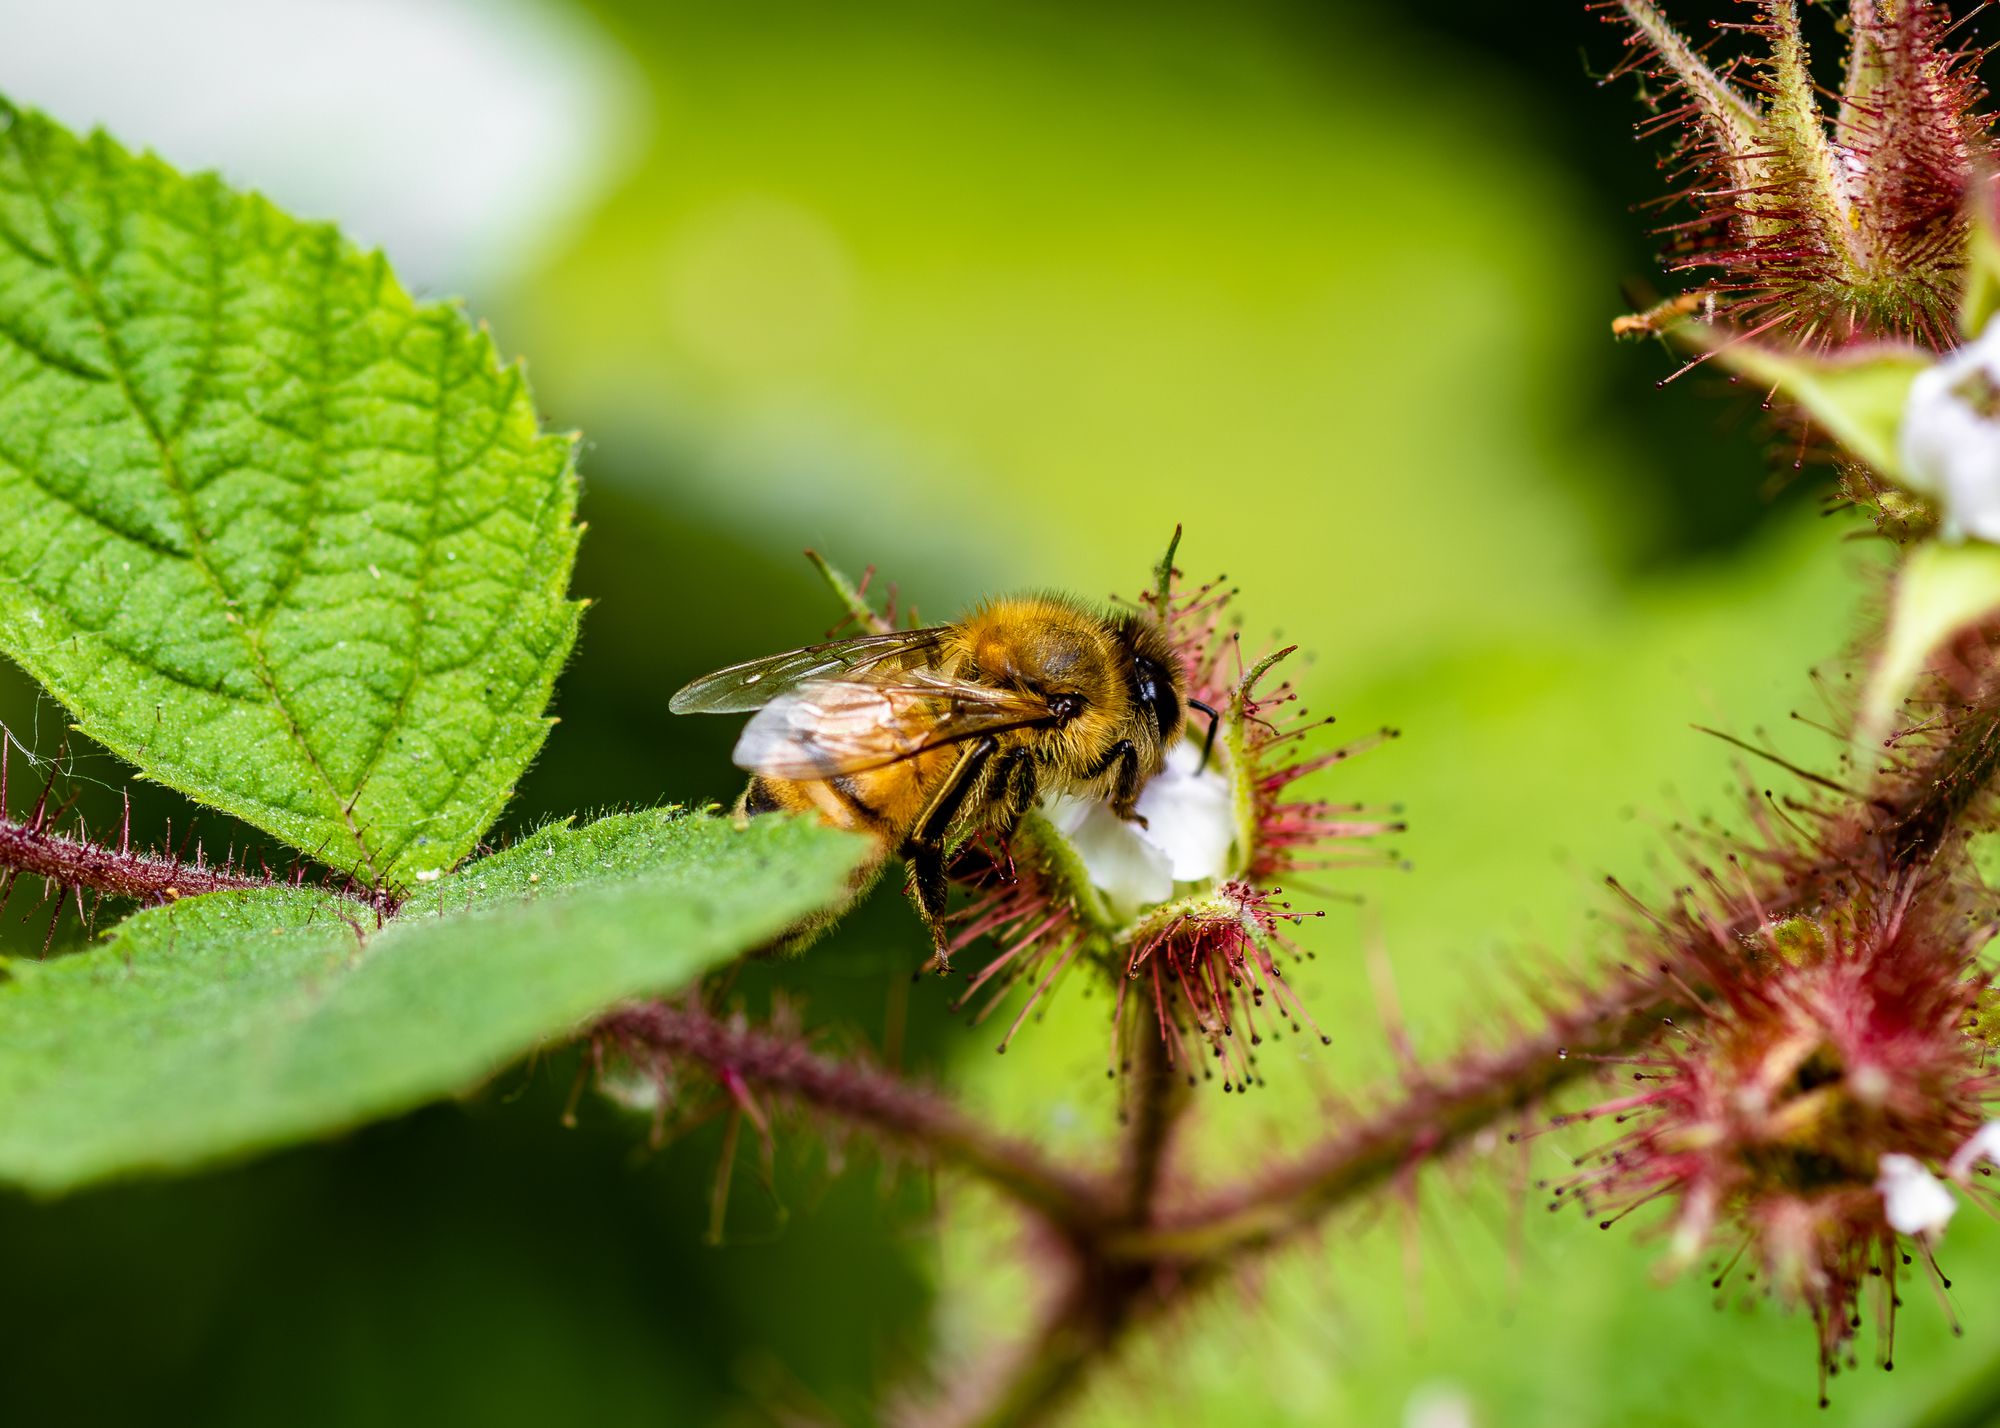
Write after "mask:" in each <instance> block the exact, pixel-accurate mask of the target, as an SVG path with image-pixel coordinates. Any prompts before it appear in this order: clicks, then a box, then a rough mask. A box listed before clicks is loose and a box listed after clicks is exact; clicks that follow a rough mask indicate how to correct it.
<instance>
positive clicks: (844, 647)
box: [667, 625, 949, 714]
mask: <svg viewBox="0 0 2000 1428" xmlns="http://www.w3.org/2000/svg"><path fill="white" fill-rule="evenodd" d="M947 633H949V631H948V630H947V629H946V627H944V626H942V625H934V626H932V627H930V628H928V629H922V630H892V631H890V632H889V633H887V634H882V635H856V636H855V637H854V638H852V639H847V640H832V641H830V642H828V643H826V644H823V645H807V646H806V647H805V648H804V649H802V650H788V651H786V652H785V653H784V654H775V655H766V656H765V657H764V658H763V659H753V660H751V661H749V662H748V663H746V664H732V665H731V666H729V668H727V669H718V670H717V671H716V672H715V673H714V674H704V675H703V676H702V677H701V678H700V679H697V680H695V681H694V682H693V683H691V684H688V685H686V686H685V687H683V688H682V689H681V690H680V691H679V692H677V693H676V694H675V695H674V697H673V698H672V699H669V700H668V701H667V708H669V709H671V710H672V711H673V712H674V713H676V714H747V713H749V712H750V711H751V710H752V709H762V708H763V707H764V706H765V705H767V704H769V703H770V702H771V701H772V700H774V699H776V698H778V697H780V696H781V695H785V694H789V693H790V692H791V691H792V690H794V689H797V688H798V687H799V686H800V685H802V684H807V683H809V682H811V681H813V680H841V679H846V678H852V677H854V676H856V675H864V674H867V673H869V672H870V671H873V670H884V669H886V670H905V669H911V668H914V667H916V666H919V665H923V664H926V663H928V662H929V661H930V659H931V657H932V656H933V655H934V654H935V653H936V651H937V649H938V647H939V646H940V645H942V644H943V643H944V639H945V636H946V634H947Z"/></svg>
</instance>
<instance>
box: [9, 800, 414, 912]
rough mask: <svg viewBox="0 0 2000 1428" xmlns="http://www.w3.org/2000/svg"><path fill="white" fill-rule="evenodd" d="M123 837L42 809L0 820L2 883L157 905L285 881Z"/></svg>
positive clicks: (364, 894)
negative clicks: (107, 836)
mask: <svg viewBox="0 0 2000 1428" xmlns="http://www.w3.org/2000/svg"><path fill="white" fill-rule="evenodd" d="M119 841H120V845H121V846H119V847H116V848H113V847H107V846H105V845H102V844H98V843H92V842H90V841H88V840H87V839H83V838H73V837H69V836H68V835H65V834H61V833H56V832H54V831H52V830H51V829H50V828H49V827H48V826H47V824H46V822H45V821H44V819H43V815H42V812H41V810H40V809H38V810H37V812H36V814H35V815H34V816H33V817H32V818H31V819H30V820H29V821H28V822H25V823H19V822H15V821H14V820H12V819H8V818H0V886H4V887H11V886H12V884H13V881H14V879H15V878H17V877H20V876H23V875H25V876H27V877H31V878H46V879H47V880H48V881H49V882H51V883H54V884H56V885H57V886H58V887H60V888H62V889H64V890H65V891H70V890H75V891H78V892H79V893H80V892H83V891H89V892H93V893H97V894H99V895H101V896H104V897H115V898H129V899H130V900H132V901H134V902H138V903H143V904H145V905H147V906H158V905H159V904H161V903H166V902H172V901H174V900H175V899H177V898H183V897H194V896H196V895H197V894H199V893H212V892H230V891H244V890H250V889H256V888H267V887H276V886H281V885H283V883H284V881H285V880H284V879H281V878H274V877H270V876H259V875H257V874H254V873H246V872H241V871H238V870H237V869H235V868H230V867H215V866H213V865H211V864H209V863H206V862H203V861H201V860H199V859H197V860H196V861H195V862H192V863H189V862H184V861H182V860H181V859H178V858H172V857H165V856H162V855H160V854H158V853H141V852H134V851H132V850H131V849H130V848H129V847H127V846H124V843H125V840H124V839H123V838H122V837H121V839H120V840H119ZM337 891H339V892H340V893H341V894H342V895H343V896H346V897H349V898H351V899H353V900H354V901H355V902H358V903H360V904H362V905H363V906H365V907H367V908H369V909H370V910H371V911H373V912H375V913H376V914H378V915H379V916H383V917H387V916H391V915H393V914H394V913H395V911H396V908H397V905H398V903H397V899H396V898H395V897H394V896H393V895H392V894H390V893H388V892H384V891H377V890H374V889H369V888H341V889H337Z"/></svg>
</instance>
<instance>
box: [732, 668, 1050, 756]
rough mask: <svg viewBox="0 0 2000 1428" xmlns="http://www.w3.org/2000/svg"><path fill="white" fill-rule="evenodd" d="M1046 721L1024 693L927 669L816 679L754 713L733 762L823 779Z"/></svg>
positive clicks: (1041, 708) (1045, 714) (1045, 710)
mask: <svg viewBox="0 0 2000 1428" xmlns="http://www.w3.org/2000/svg"><path fill="white" fill-rule="evenodd" d="M1048 718H1049V711H1048V708H1047V707H1046V706H1045V705H1044V704H1042V703H1040V702H1039V701H1037V700H1035V699H1033V698H1032V697H1030V696H1028V695H1025V694H1018V693H1016V692H1014V691H1012V690H1007V689H994V688H992V687H991V686H988V685H983V684H966V683H963V682H961V681H959V680H955V679H951V678H948V677H946V676H944V675H940V674H934V673H932V672H930V671H929V670H911V671H908V672H903V673H890V672H882V673H878V674H876V675H874V676H871V677H869V678H864V679H826V680H816V681H814V682H812V683H810V684H802V685H800V686H798V687H797V688H796V689H793V690H791V691H790V692H788V693H786V694H784V695H783V696H781V697H780V698H777V699H774V700H772V701H771V702H770V703H769V704H766V705H765V706H764V707H763V708H762V709H760V710H758V711H757V714H756V717H754V718H753V719H751V721H750V722H749V723H748V724H746V725H745V726H744V727H743V736H742V737H741V738H740V739H738V740H737V741H736V753H735V756H734V757H735V761H736V766H737V767H738V768H741V769H746V770H748V771H749V772H751V773H754V774H764V775H766V776H768V777H772V778H795V779H826V778H833V777H835V776H836V775H838V774H848V773H860V772H861V771H863V770H864V769H877V768H881V767H883V766H884V765H886V764H893V763H899V762H901V761H902V760H904V759H907V758H913V757H915V756H916V755H918V754H921V753H923V752H924V751H925V750H927V749H935V748H938V747H939V746H940V745H944V744H955V743H958V742H959V741H960V740H963V739H970V738H973V737H975V736H976V735H979V734H992V733H998V732H1000V731H1002V730H1005V729H1020V728H1024V727H1028V726H1031V725H1035V724H1040V723H1045V722H1047V720H1048Z"/></svg>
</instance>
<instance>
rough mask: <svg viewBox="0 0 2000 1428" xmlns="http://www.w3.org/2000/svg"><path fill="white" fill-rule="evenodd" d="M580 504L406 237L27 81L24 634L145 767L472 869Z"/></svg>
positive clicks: (22, 193) (328, 829)
mask: <svg viewBox="0 0 2000 1428" xmlns="http://www.w3.org/2000/svg"><path fill="white" fill-rule="evenodd" d="M575 499H576V486H575V480H574V476H573V473H572V471H571V449H570V443H569V442H568V441H567V440H565V439H563V438H560V437H555V436H550V435H545V434H544V433H543V432H542V431H541V430H540V428H539V427H538V425H537V423H536V419H535V413H534V408H533V403H532V401H531V400H530V398H529V395H528V390H527V386H526V384H525V383H524V382H523V380H522V377H521V373H520V371H519V370H518V369H516V368H509V367H503V366H501V365H500V363H499V361H498V359H497V357H496V355H495V352H494V348H493V344H492V341H491V340H490V339H489V338H488V337H487V335H486V334H485V332H484V331H483V330H479V329H475V328H473V327H472V326H470V325H469V324H468V323H467V321H466V319H465V317H464V315H463V314H462V313H461V312H460V311H458V310H457V309H456V308H454V307H450V306H445V305H441V304H429V305H419V304H417V303H415V302H413V301H412V300H411V298H410V296H409V295H408V294H407V293H406V292H404V291H403V289H402V288H401V287H400V286H398V285H397V283H396V280H395V278H394V277H393V276H392V275H391V274H390V272H389V270H388V267H387V265H386V264H385V263H384V262H383V260H382V258H381V256H380V255H379V254H364V253H360V252H357V251H356V250H355V249H354V248H353V247H351V246H350V245H348V244H347V243H346V242H344V241H343V240H342V239H341V237H340V235H339V234H338V233H336V232H335V231H334V230H333V229H332V228H330V227H326V226H324V225H319V224H308V223H301V222H298V221H296V220H294V219H292V218H289V217H287V216H286V215H284V214H282V213H280V212H278V211H277V210H276V209H274V208H272V207H271V205H270V204H268V203H266V202H265V201H264V200H262V199H260V198H257V197H255V196H254V195H245V194H240V193H236V192H233V191H231V190H230V189H228V188H227V187H225V186H224V185H223V184H222V183H221V182H220V181H218V180H217V179H215V178H213V177H199V178H186V177H183V176H182V175H180V174H178V173H176V172H174V171H173V170H172V169H170V168H168V167H167V166H166V165H165V164H163V163H160V162H159V161H158V160H156V159H152V158H139V157H134V156H133V155H131V154H129V153H127V152H126V151H125V150H123V149H121V148H119V147H118V146H117V145H116V144H115V143H113V142H112V141H111V140H110V139H108V138H106V137H104V136H103V135H101V134H100V135H94V136H92V137H91V138H89V139H86V140H79V139H77V138H76V137H74V136H73V135H71V134H69V133H67V132H65V131H64V130H63V129H61V128H60V127H58V126H57V125H55V124H53V123H51V122H50V121H49V120H47V119H46V118H44V117H42V116H41V115H39V114H35V113H32V112H29V111H25V110H18V109H15V108H13V107H12V106H10V105H8V104H7V103H6V101H5V100H0V501H4V503H5V505H6V509H7V520H6V522H5V524H4V527H0V649H4V650H5V652H6V653H8V654H9V655H11V656H13V657H14V658H15V659H16V660H18V661H19V662H20V663H21V664H22V665H23V666H24V667H25V668H26V669H27V670H28V672H29V673H30V674H32V675H34V676H35V678H37V679H38V680H40V681H41V682H42V683H43V684H44V685H45V686H47V688H48V689H49V691H50V692H51V693H53V694H54V695H55V696H56V697H57V698H58V699H60V700H62V702H63V703H64V704H65V705H67V706H68V707H69V709H70V710H71V711H72V713H73V714H74V715H75V718H76V722H77V723H78V725H79V726H80V727H81V728H82V729H83V730H84V731H85V732H87V733H88V734H90V735H91V736H92V737H93V738H95V739H97V740H99V741H100V742H102V743H104V744H106V745H108V746H110V747H111V748H113V749H115V750H117V751H118V752H119V753H120V754H122V755H124V756H125V757H126V758H128V759H130V760H132V762H133V763H135V764H137V765H138V766H139V768H140V769H141V770H143V771H144V772H145V773H146V774H147V775H148V776H149V777H152V778H156V779H158V780H160V781H161V782H163V783H167V784H170V785H172V786H173V787H175V788H178V789H180V790H181V791H183V792H185V793H187V794H189V795H190V796H192V797H194V798H197V799H200V800H202V801H203V802H206V803H209V804H213V805H214V806H216V807H218V808H222V809H225V810H227V811H228V812H230V813H233V814H236V815H237V816H239V817H241V818H244V819H247V820H248V821H250V822H251V823H254V824H256V825H257V826H259V827H261V828H263V829H266V830H267V831H269V832H271V833H273V834H275V835H276V836H278V837H280V838H283V839H285V840H286V841H287V842H289V843H291V844H292V845H293V846H295V847H298V848H301V849H304V850H306V851H308V852H310V853H312V854H313V855H314V856H316V857H318V858H321V859H323V860H324V861H326V862H328V863H330V864H332V865H333V866H335V867H337V868H340V869H342V870H343V871H348V870H351V871H355V872H357V873H359V874H360V875H361V876H363V877H365V878H367V879H368V880H370V881H371V882H382V881H388V882H395V883H402V882H406V881H407V880H408V879H409V878H410V877H411V876H413V875H414V874H416V873H418V872H421V871H424V870H428V869H436V868H443V867H449V866H450V865H451V864H452V863H453V862H455V861H456V860H457V859H458V858H460V857H462V856H464V855H465V854H466V853H467V852H468V851H470V850H471V848H472V847H473V846H474V844H475V843H476V842H477V841H478V838H479V835H480V834H481V833H482V832H483V831H484V830H485V828H486V827H487V826H488V825H489V824H490V823H491V822H492V820H493V818H494V816H495V815H496V814H497V812H498V811H499V809H500V807H501V805H502V803H503V802H504V801H505V800H506V798H507V796H508V794H509V792H510V791H511V790H512V788H513V785H514V782H515V780H516V778H517V777H518V776H519V775H520V773H521V771H522V769H523V768H524V767H526V765H527V763H528V760H529V759H530V758H531V757H532V756H533V755H534V753H535V751H536V749H538V748H539V747H540V746H541V742H542V739H543V738H544V737H545V735H546V733H547V728H548V722H547V720H546V719H545V718H544V710H545V709H546V706H547V703H548V698H549V692H550V689H551V687H552V684H553V682H554V680H555V677H556V674H557V671H558V670H559V669H560V668H561V666H562V663H563V661H564V659H565V658H566V657H567V656H568V653H569V650H570V647H571V645H572V643H573V641H574V639H575V633H576V623H577V612H578V609H579V606H577V605H576V604H573V603H571V602H569V601H568V600H566V599H565V598H564V591H565V589H566V588H567V585H568V581H569V572H570V566H571V564H572V561H573V559H574V556H575V550H576V526H575V523H574V521H573V520H572V512H573V508H574V504H575Z"/></svg>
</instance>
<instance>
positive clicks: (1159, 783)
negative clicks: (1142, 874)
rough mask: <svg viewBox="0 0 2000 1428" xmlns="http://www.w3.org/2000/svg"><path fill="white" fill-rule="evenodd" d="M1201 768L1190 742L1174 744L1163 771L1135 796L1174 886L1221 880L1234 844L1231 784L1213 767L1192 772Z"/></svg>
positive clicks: (1233, 808) (1195, 751)
mask: <svg viewBox="0 0 2000 1428" xmlns="http://www.w3.org/2000/svg"><path fill="white" fill-rule="evenodd" d="M1200 765H1201V750H1200V749H1199V748H1198V747H1197V746H1196V745H1195V744H1194V743H1193V742H1192V741H1183V742H1181V743H1179V744H1176V745H1175V746H1174V747H1173V749H1172V750H1171V751H1170V752H1169V753H1168V754H1167V766H1166V767H1165V768H1164V769H1162V770H1161V771H1160V773H1159V774H1158V775H1156V776H1155V777H1154V778H1153V779H1152V780H1151V781H1150V782H1149V783H1147V785H1146V786H1145V788H1143V789H1141V790H1140V792H1139V814H1140V816H1141V817H1143V818H1144V819H1145V820H1146V837H1147V839H1148V840H1149V841H1151V842H1153V843H1155V844H1157V845H1158V846H1159V847H1160V848H1162V849H1163V850H1165V852H1166V855H1167V858H1168V861H1169V862H1170V863H1171V864H1172V866H1173V873H1174V881H1175V882H1177V883H1195V882H1203V883H1206V882H1214V881H1215V880H1216V879H1217V878H1220V877H1221V876H1222V875H1223V873H1225V872H1226V871H1228V868H1229V850H1230V848H1231V847H1232V846H1233V845H1234V844H1235V842H1236V809H1235V799H1234V797H1233V796H1232V792H1231V790H1230V787H1229V780H1228V779H1226V778H1224V777H1223V776H1222V775H1221V774H1219V773H1217V772H1216V771H1215V769H1214V768H1213V767H1210V768H1208V769H1206V770H1204V771H1203V772H1200V773H1196V772H1195V770H1196V769H1197V768H1199V767H1200Z"/></svg>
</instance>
